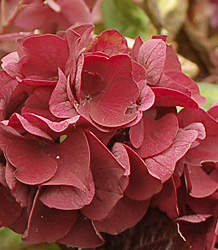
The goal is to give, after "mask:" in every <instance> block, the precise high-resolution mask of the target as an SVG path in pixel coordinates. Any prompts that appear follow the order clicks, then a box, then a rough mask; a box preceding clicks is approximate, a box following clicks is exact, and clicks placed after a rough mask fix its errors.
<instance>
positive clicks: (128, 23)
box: [0, 0, 218, 250]
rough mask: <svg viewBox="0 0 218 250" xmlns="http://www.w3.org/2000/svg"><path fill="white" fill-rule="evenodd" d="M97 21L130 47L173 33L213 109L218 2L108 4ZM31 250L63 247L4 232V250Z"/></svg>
mask: <svg viewBox="0 0 218 250" xmlns="http://www.w3.org/2000/svg"><path fill="white" fill-rule="evenodd" d="M95 1H96V0H90V1H89V2H95ZM1 14H2V13H1ZM94 22H95V25H96V28H95V32H96V34H99V33H101V32H102V31H103V30H105V29H117V30H118V31H120V32H121V33H122V34H123V35H124V36H126V37H127V39H128V42H129V44H130V46H131V44H133V40H132V39H135V38H136V37H137V36H138V35H140V36H141V37H142V39H143V40H144V41H145V40H147V39H150V38H151V37H152V35H156V34H164V35H167V36H168V43H172V44H173V46H174V49H175V50H176V51H177V53H178V55H179V59H180V61H181V64H182V68H183V71H184V72H185V73H186V74H188V75H189V76H190V77H192V78H193V79H194V80H195V81H197V82H198V84H199V87H200V90H201V94H202V95H204V96H205V97H206V98H207V103H206V104H205V105H204V106H203V108H204V109H205V110H207V109H208V108H209V107H210V105H211V104H212V103H214V102H217V101H218V0H168V1H166V0H103V1H102V3H101V5H100V7H99V9H98V11H97V13H96V15H95V18H94ZM2 55H3V54H1V56H2ZM31 249H35V250H36V249H44V250H60V247H59V246H58V245H57V244H40V245H29V244H27V243H24V242H23V241H22V240H21V236H20V235H18V234H15V233H13V232H12V231H11V230H9V229H6V228H1V229H0V250H31Z"/></svg>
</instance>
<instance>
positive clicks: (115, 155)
mask: <svg viewBox="0 0 218 250" xmlns="http://www.w3.org/2000/svg"><path fill="white" fill-rule="evenodd" d="M47 2H49V1H47ZM51 2H52V1H51ZM2 68H3V71H1V72H0V121H1V122H0V149H1V151H0V153H1V155H0V183H1V186H0V211H1V212H0V226H7V227H10V228H11V229H13V230H14V231H15V232H18V233H21V234H23V239H24V240H25V241H27V242H30V243H40V242H44V241H46V242H59V243H62V244H69V245H73V246H77V247H96V246H100V245H102V244H103V243H104V239H103V237H102V235H101V233H102V232H104V233H109V234H112V235H116V234H119V233H121V232H123V231H124V230H126V229H128V228H130V227H133V226H134V225H136V224H137V222H139V221H140V220H141V219H142V218H143V217H144V215H145V214H146V212H147V209H148V207H149V206H152V207H158V208H159V209H160V210H162V211H164V212H166V213H167V215H168V216H169V217H171V218H173V219H175V222H177V223H178V224H179V227H180V231H181V233H182V235H183V236H184V237H185V238H186V240H187V242H188V243H189V244H190V245H191V246H193V249H212V247H213V246H214V245H215V243H216V240H217V234H216V233H217V231H216V226H217V216H218V214H217V205H218V192H217V188H218V120H217V119H218V105H216V104H215V105H214V106H213V107H212V108H211V109H210V110H209V111H208V112H205V111H203V110H202V109H200V108H199V105H201V104H202V103H204V102H205V98H204V97H202V96H201V95H200V93H199V89H198V86H197V84H196V83H195V82H194V81H193V80H191V79H190V78H188V77H187V76H186V75H185V74H183V73H182V71H181V67H180V63H179V61H178V58H177V55H176V53H175V52H174V50H173V48H172V46H171V45H168V44H167V43H166V37H165V36H155V37H153V38H152V39H151V40H148V41H146V42H143V41H142V40H141V38H140V37H138V38H137V39H136V41H135V44H134V46H133V48H132V49H129V48H128V46H127V42H126V40H125V38H124V37H123V36H122V35H121V34H120V33H119V32H117V31H115V30H109V31H105V32H103V33H102V34H101V35H99V36H95V37H94V36H93V26H92V25H89V24H83V25H80V26H73V27H70V28H69V29H68V30H66V31H64V32H59V33H57V35H52V34H45V35H34V36H29V37H27V38H21V39H19V40H18V43H17V52H13V53H11V54H9V55H7V56H6V57H4V58H3V59H2ZM177 106H180V107H183V110H182V111H181V112H177ZM194 247H195V248H194Z"/></svg>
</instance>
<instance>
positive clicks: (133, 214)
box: [94, 196, 150, 235]
mask: <svg viewBox="0 0 218 250" xmlns="http://www.w3.org/2000/svg"><path fill="white" fill-rule="evenodd" d="M149 204H150V201H149V200H145V201H136V200H132V199H130V198H128V197H127V196H124V197H123V198H122V199H121V200H119V201H118V203H117V204H116V206H115V207H114V208H113V210H112V211H111V212H110V214H109V215H108V217H106V218H105V219H104V220H100V221H97V220H96V221H94V225H95V227H96V229H97V230H98V231H100V232H105V233H109V234H115V235H116V234H119V233H121V232H123V231H124V230H126V229H128V228H131V227H133V226H135V225H136V223H138V222H139V221H140V220H141V219H142V218H143V217H144V215H145V213H146V212H147V209H148V206H149Z"/></svg>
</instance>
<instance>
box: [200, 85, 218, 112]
mask: <svg viewBox="0 0 218 250" xmlns="http://www.w3.org/2000/svg"><path fill="white" fill-rule="evenodd" d="M198 86H199V88H200V92H201V95H203V96H204V97H206V98H207V102H206V103H205V104H204V105H203V106H202V108H203V109H205V110H208V109H209V108H210V106H211V104H213V103H215V102H218V86H217V85H215V84H210V83H203V82H199V83H198Z"/></svg>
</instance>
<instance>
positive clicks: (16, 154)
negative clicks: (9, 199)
mask: <svg viewBox="0 0 218 250" xmlns="http://www.w3.org/2000/svg"><path fill="white" fill-rule="evenodd" d="M6 156H7V158H8V160H9V161H10V163H11V164H12V165H13V166H14V167H15V168H16V169H17V171H16V173H15V176H16V178H17V179H18V180H19V181H20V182H22V183H25V184H29V185H35V184H40V183H43V182H45V181H48V180H49V179H50V178H51V177H52V176H53V175H54V174H55V173H56V170H57V164H56V162H55V160H54V159H52V158H51V156H50V155H49V154H48V153H47V152H46V150H45V149H44V148H43V147H42V146H40V142H38V141H34V140H26V139H24V138H22V137H21V138H16V137H15V138H14V139H12V140H11V141H10V143H9V144H8V146H7V150H6Z"/></svg>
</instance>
